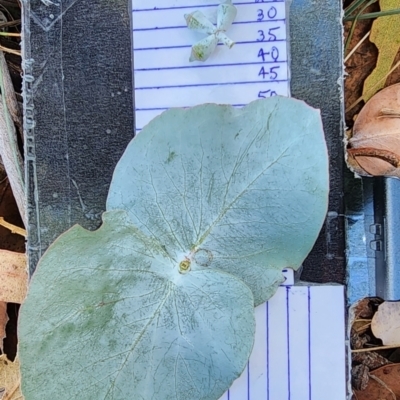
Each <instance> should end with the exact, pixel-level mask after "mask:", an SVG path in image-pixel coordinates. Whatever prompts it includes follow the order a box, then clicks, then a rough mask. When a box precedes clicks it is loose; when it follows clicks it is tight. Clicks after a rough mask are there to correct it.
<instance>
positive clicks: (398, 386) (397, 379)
mask: <svg viewBox="0 0 400 400" xmlns="http://www.w3.org/2000/svg"><path fill="white" fill-rule="evenodd" d="M370 374H372V375H374V376H375V377H377V378H378V379H380V380H381V381H382V382H385V384H386V385H387V386H388V387H390V389H391V390H392V391H393V393H394V394H395V395H396V397H398V398H400V364H391V365H385V366H384V367H381V368H378V369H376V370H374V371H372V372H371V373H370Z"/></svg>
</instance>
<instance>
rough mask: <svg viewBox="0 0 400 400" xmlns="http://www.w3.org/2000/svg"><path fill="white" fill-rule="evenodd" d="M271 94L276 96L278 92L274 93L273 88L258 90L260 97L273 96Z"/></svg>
mask: <svg viewBox="0 0 400 400" xmlns="http://www.w3.org/2000/svg"><path fill="white" fill-rule="evenodd" d="M273 96H278V93H276V92H275V90H271V89H268V90H264V91H260V92H258V97H259V98H261V99H265V98H266V97H273Z"/></svg>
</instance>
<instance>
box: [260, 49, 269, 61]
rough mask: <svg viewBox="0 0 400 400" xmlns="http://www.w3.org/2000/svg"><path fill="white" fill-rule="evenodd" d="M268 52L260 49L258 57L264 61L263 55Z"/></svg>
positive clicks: (266, 54)
mask: <svg viewBox="0 0 400 400" xmlns="http://www.w3.org/2000/svg"><path fill="white" fill-rule="evenodd" d="M268 55H269V53H266V52H265V51H264V50H263V49H260V51H259V52H258V57H261V58H262V60H263V62H265V56H268Z"/></svg>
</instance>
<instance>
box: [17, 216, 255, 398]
mask: <svg viewBox="0 0 400 400" xmlns="http://www.w3.org/2000/svg"><path fill="white" fill-rule="evenodd" d="M253 303H254V299H253V296H252V293H251V291H250V289H249V288H248V287H247V286H246V285H245V284H244V283H243V282H242V281H241V280H240V279H238V278H236V277H234V276H232V275H229V274H227V273H225V272H222V271H217V270H213V269H209V268H202V269H201V268H197V269H195V270H192V269H191V263H190V262H189V261H188V260H186V259H184V260H180V259H175V258H174V257H172V256H171V255H170V254H169V253H168V252H167V250H166V249H165V248H163V247H161V246H160V244H159V242H158V241H157V240H155V239H154V238H151V237H150V238H149V237H147V236H145V235H144V234H143V233H142V232H140V231H139V230H138V229H137V228H136V227H134V226H133V225H132V224H131V223H130V222H129V221H128V218H127V214H126V212H125V211H110V212H107V213H105V214H104V215H103V225H102V227H101V228H100V229H98V230H97V231H95V232H89V231H86V230H84V229H83V228H81V227H78V226H75V227H73V228H71V229H70V230H69V231H67V232H66V233H64V234H63V235H61V236H60V237H59V238H58V239H57V240H56V241H55V242H54V243H53V244H52V245H51V247H50V248H49V250H48V251H47V252H46V253H45V255H44V256H43V257H42V259H41V261H40V263H39V266H38V268H37V271H36V272H35V274H34V276H33V278H32V281H31V284H30V288H29V293H28V296H27V298H26V300H25V302H24V304H23V305H22V307H21V310H20V317H19V341H20V343H19V357H20V361H21V373H22V390H23V394H24V396H25V399H26V400H55V399H58V400H64V399H65V400H67V399H68V400H69V399H82V400H99V399H113V400H127V399H135V400H161V399H162V400H170V399H171V400H172V399H173V400H176V399H178V400H217V399H218V398H219V397H220V396H221V395H222V394H223V393H224V392H225V391H226V390H227V389H228V388H229V386H230V385H231V383H232V382H233V380H234V379H236V378H237V377H238V376H239V375H240V373H241V372H242V371H243V369H244V367H245V365H246V363H247V360H248V358H249V356H250V352H251V349H252V346H253V338H254V329H255V322H254V308H253Z"/></svg>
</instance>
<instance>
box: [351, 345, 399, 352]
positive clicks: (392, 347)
mask: <svg viewBox="0 0 400 400" xmlns="http://www.w3.org/2000/svg"><path fill="white" fill-rule="evenodd" d="M399 347H400V344H392V345H390V346H377V347H370V348H364V349H355V350H351V352H352V353H367V352H369V351H377V350H388V349H398V348H399Z"/></svg>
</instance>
